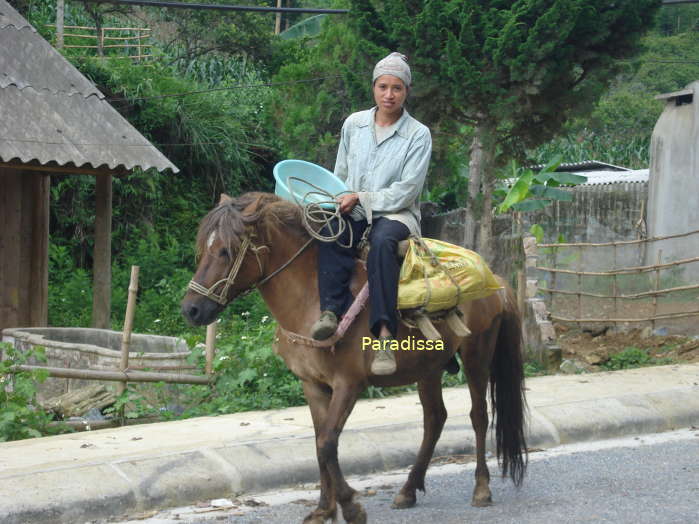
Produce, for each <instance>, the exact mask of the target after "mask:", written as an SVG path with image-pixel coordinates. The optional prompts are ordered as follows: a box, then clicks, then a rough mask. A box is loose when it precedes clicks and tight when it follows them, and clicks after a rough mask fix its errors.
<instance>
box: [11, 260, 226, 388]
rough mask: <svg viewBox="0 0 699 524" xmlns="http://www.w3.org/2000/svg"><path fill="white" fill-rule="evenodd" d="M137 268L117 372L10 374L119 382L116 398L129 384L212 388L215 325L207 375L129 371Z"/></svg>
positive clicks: (26, 368) (28, 368)
mask: <svg viewBox="0 0 699 524" xmlns="http://www.w3.org/2000/svg"><path fill="white" fill-rule="evenodd" d="M138 273H139V268H138V266H132V267H131V281H130V283H129V294H128V301H127V305H126V316H125V318H124V330H123V331H122V340H121V361H120V362H119V367H118V369H116V370H114V371H106V370H95V369H73V368H58V367H50V366H30V365H16V366H12V368H11V369H10V372H12V373H19V372H21V371H37V370H44V371H46V372H47V373H48V376H49V377H55V378H66V379H81V380H106V381H115V382H119V385H118V387H117V394H120V393H123V392H124V391H125V389H126V384H127V382H166V383H170V384H201V385H208V384H212V383H213V380H214V373H213V359H214V352H215V341H216V323H215V322H214V323H212V324H210V325H209V326H208V327H207V330H206V374H205V375H189V374H184V373H162V372H159V371H140V370H134V369H131V368H129V348H130V345H131V330H132V327H133V318H134V314H135V310H136V295H137V293H138Z"/></svg>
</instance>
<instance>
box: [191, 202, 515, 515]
mask: <svg viewBox="0 0 699 524" xmlns="http://www.w3.org/2000/svg"><path fill="white" fill-rule="evenodd" d="M309 238H310V237H309V235H308V233H307V232H306V230H305V228H304V226H303V221H302V213H301V208H299V207H298V206H296V205H294V204H291V203H289V202H286V201H284V200H281V199H280V198H278V197H276V196H274V195H271V194H267V193H246V194H244V195H242V196H240V197H238V198H236V199H231V198H230V197H225V196H222V199H221V202H220V203H219V205H218V206H217V207H216V208H215V209H213V210H212V211H210V212H209V213H208V215H207V216H206V217H205V218H204V219H203V220H202V222H201V224H200V227H199V233H198V235H197V250H198V253H199V256H200V261H199V267H198V268H197V271H196V273H195V275H194V277H193V284H190V290H189V291H188V292H187V294H186V296H185V297H184V300H183V301H182V311H183V314H184V316H185V317H186V318H187V319H188V320H189V321H190V323H192V324H195V325H205V324H209V323H211V322H213V321H214V320H215V319H216V316H217V315H218V314H219V313H220V312H221V311H222V310H223V309H224V308H225V305H226V304H227V303H228V302H229V301H231V300H233V299H234V298H235V297H236V296H238V295H240V294H241V293H243V292H245V291H246V290H248V289H250V288H252V287H253V286H255V285H258V287H259V291H260V293H261V295H262V297H263V299H264V300H265V302H266V303H267V306H268V307H269V310H270V312H271V313H272V315H273V316H274V317H275V319H276V320H277V322H278V324H279V326H280V327H281V328H283V329H284V330H286V331H287V332H293V333H297V334H299V335H303V336H305V337H308V336H309V331H310V327H311V324H313V322H314V321H315V320H316V319H317V317H318V315H319V313H320V310H319V299H318V285H317V268H316V255H317V246H316V245H315V244H314V243H313V242H310V243H308V242H309ZM306 243H308V246H307V248H304V246H305V245H306ZM285 264H286V265H285ZM280 269H281V270H280ZM365 281H366V272H365V270H364V268H363V267H362V265H361V263H359V262H358V263H357V267H356V272H355V276H354V279H353V282H352V291H353V293H355V294H356V293H357V291H358V290H359V289H360V287H361V285H362V284H363V283H364V282H365ZM461 310H462V311H463V313H464V318H465V319H466V324H467V326H468V328H469V329H470V330H471V335H470V336H468V337H467V338H465V339H461V338H459V337H457V336H456V335H455V334H454V333H453V332H451V331H450V330H449V328H448V327H446V326H441V327H439V328H438V329H439V330H440V332H441V334H442V336H443V340H444V345H445V348H446V349H445V350H443V351H399V352H397V354H396V359H397V364H398V369H397V371H396V372H395V373H394V374H393V375H383V376H376V375H371V374H370V366H371V360H372V358H373V351H363V350H362V337H368V336H370V333H369V330H368V314H367V311H362V313H361V314H360V315H359V316H358V317H357V319H356V320H355V322H354V323H353V324H352V326H351V327H350V328H349V330H348V331H347V333H346V334H345V336H344V337H343V338H342V339H340V340H339V341H338V342H337V343H336V345H335V350H334V352H332V351H331V350H330V349H329V348H320V347H313V346H311V345H308V344H306V343H304V342H303V340H304V339H301V342H299V340H298V339H296V340H294V337H292V336H286V335H285V334H284V333H283V332H282V331H280V330H279V329H278V331H277V335H278V337H277V338H278V341H277V343H276V347H275V350H276V351H277V353H278V354H279V355H280V356H281V357H282V358H283V359H284V361H285V362H286V365H287V366H288V367H289V369H290V370H291V371H292V372H293V373H294V374H295V375H296V376H297V377H299V378H300V379H301V381H302V383H303V391H304V394H305V396H306V400H307V401H308V405H309V407H310V409H311V415H312V418H313V425H314V428H315V438H316V452H317V457H318V465H319V467H320V500H319V503H318V507H317V508H316V509H315V510H314V511H313V512H311V513H310V514H309V515H308V516H307V517H306V519H305V520H304V522H309V523H322V522H325V520H327V519H335V516H336V511H337V504H339V505H340V507H341V508H342V514H343V516H344V518H345V520H346V521H347V522H353V523H363V522H366V512H365V511H364V509H363V508H362V506H361V505H360V504H359V502H357V500H356V497H355V494H356V492H355V490H354V489H352V488H351V487H350V486H349V485H348V484H347V482H346V481H345V479H344V477H343V475H342V472H341V470H340V465H339V462H338V456H337V446H338V439H339V436H340V433H341V432H342V428H343V427H344V425H345V421H346V420H347V417H349V415H350V413H351V412H352V408H353V407H354V404H355V402H356V401H357V398H358V396H359V395H360V393H361V392H362V391H363V390H364V389H365V388H366V387H367V386H368V385H369V384H371V385H374V386H398V385H404V384H411V383H413V382H417V385H418V392H419V396H420V402H421V403H422V407H423V417H424V435H423V440H422V444H421V446H420V450H419V451H418V455H417V460H416V461H415V465H414V466H413V468H412V469H411V471H410V474H409V475H408V480H407V482H406V483H405V485H404V486H403V487H402V488H401V490H400V491H399V493H398V494H397V495H396V497H395V499H394V503H393V507H395V508H408V507H412V506H414V505H415V502H416V490H418V489H419V490H422V491H424V489H425V487H424V486H425V473H426V471H427V466H428V464H429V461H430V459H431V457H432V453H433V451H434V447H435V445H436V443H437V440H438V439H439V435H440V433H441V431H442V428H443V426H444V422H445V421H446V418H447V412H446V409H445V407H444V402H443V401H442V386H441V376H442V372H443V369H444V367H445V365H446V364H447V362H449V360H450V359H451V358H452V356H453V355H454V354H455V353H456V352H458V353H459V355H460V357H461V361H462V363H463V366H464V370H465V373H466V376H467V378H468V387H469V390H470V393H471V405H472V408H471V413H470V416H471V422H472V424H473V428H474V431H475V434H476V457H477V465H476V474H475V476H476V484H475V488H474V491H473V499H472V504H473V505H474V506H488V505H490V504H491V503H492V500H491V493H490V487H489V482H490V474H489V472H488V467H487V465H486V461H485V447H486V431H487V428H488V409H487V396H486V395H487V389H488V384H490V394H491V403H492V410H493V416H494V417H495V421H494V426H495V441H496V449H497V456H498V460H499V461H500V464H501V467H502V473H503V477H504V476H506V475H507V474H508V473H509V475H510V477H511V478H512V480H513V481H514V483H515V484H516V485H519V484H520V483H521V482H522V478H523V475H524V472H525V469H526V444H525V438H524V411H525V400H524V374H523V368H522V357H521V331H520V319H519V314H518V311H517V306H516V301H515V299H514V297H513V294H512V291H511V290H510V289H509V287H505V288H504V289H503V290H501V291H499V292H497V293H495V294H493V295H491V296H490V297H488V298H484V299H480V300H475V301H472V302H470V303H466V304H464V305H463V306H461ZM406 337H411V338H412V339H413V340H417V339H418V338H420V339H421V338H422V336H421V333H420V332H419V331H418V330H417V329H411V328H409V327H407V326H405V325H402V324H401V326H400V328H399V332H398V338H399V339H400V340H402V339H404V338H406Z"/></svg>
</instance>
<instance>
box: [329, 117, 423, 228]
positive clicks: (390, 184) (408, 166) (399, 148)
mask: <svg viewBox="0 0 699 524" xmlns="http://www.w3.org/2000/svg"><path fill="white" fill-rule="evenodd" d="M375 113H376V107H374V108H372V109H369V110H366V111H360V112H358V113H353V114H351V115H350V116H349V117H347V120H345V123H344V124H343V125H342V133H341V135H340V146H339V148H338V151H337V160H336V161H335V175H336V176H337V177H339V178H340V179H341V180H344V182H345V184H347V187H348V189H349V190H350V191H353V192H356V193H358V194H359V199H360V202H361V204H362V206H363V207H364V209H365V211H366V212H367V214H369V213H371V215H372V216H373V217H379V216H384V217H386V218H390V219H392V220H399V221H400V222H402V223H403V224H405V225H406V226H407V227H408V229H409V230H410V232H411V233H412V234H413V235H417V236H420V193H422V186H423V185H424V183H425V177H426V176H427V168H428V167H429V164H430V155H431V153H432V137H431V135H430V130H429V129H428V128H427V127H426V126H425V125H423V124H421V123H420V122H418V121H417V120H415V119H414V118H413V117H412V116H410V115H409V114H408V112H407V111H406V110H405V109H403V114H402V115H401V117H400V118H399V119H398V121H397V122H396V124H395V127H394V129H393V132H392V133H391V134H389V135H388V136H387V137H386V138H385V139H384V140H383V141H382V142H380V143H377V141H376V134H375V132H374V114H375Z"/></svg>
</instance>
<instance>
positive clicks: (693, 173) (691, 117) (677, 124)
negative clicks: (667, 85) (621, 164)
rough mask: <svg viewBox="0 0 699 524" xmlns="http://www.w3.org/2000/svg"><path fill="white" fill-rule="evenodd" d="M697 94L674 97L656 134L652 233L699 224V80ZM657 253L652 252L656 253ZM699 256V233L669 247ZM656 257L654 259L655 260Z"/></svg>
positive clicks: (668, 251)
mask: <svg viewBox="0 0 699 524" xmlns="http://www.w3.org/2000/svg"><path fill="white" fill-rule="evenodd" d="M688 89H689V90H690V91H691V90H693V91H694V95H693V96H692V95H689V96H687V95H685V96H682V97H671V98H668V99H667V103H666V106H665V109H664V111H663V113H662V114H661V115H660V118H659V119H658V122H657V123H656V125H655V128H654V129H653V135H652V137H651V164H650V183H649V185H650V189H649V195H648V235H649V236H667V235H673V234H679V233H686V232H689V231H694V230H697V229H699V158H698V155H697V145H698V142H699V100H697V99H696V96H697V93H699V82H694V83H692V84H690V85H689V86H688ZM651 255H652V254H649V256H651ZM696 256H699V246H698V245H697V240H696V237H695V238H693V239H691V240H689V241H688V239H677V240H674V241H672V242H667V243H666V244H665V246H663V257H664V258H667V259H669V260H679V259H686V258H690V257H696ZM650 262H652V261H651V260H649V263H650ZM695 277H697V278H699V272H695Z"/></svg>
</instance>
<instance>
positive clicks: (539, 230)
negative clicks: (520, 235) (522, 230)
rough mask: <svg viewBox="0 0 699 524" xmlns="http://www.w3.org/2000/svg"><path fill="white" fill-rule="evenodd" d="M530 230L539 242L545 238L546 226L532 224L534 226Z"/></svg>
mask: <svg viewBox="0 0 699 524" xmlns="http://www.w3.org/2000/svg"><path fill="white" fill-rule="evenodd" d="M529 232H530V233H531V234H532V235H534V238H536V242H537V243H538V244H541V242H542V241H543V240H544V228H543V227H541V225H540V224H532V227H530V228H529Z"/></svg>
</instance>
